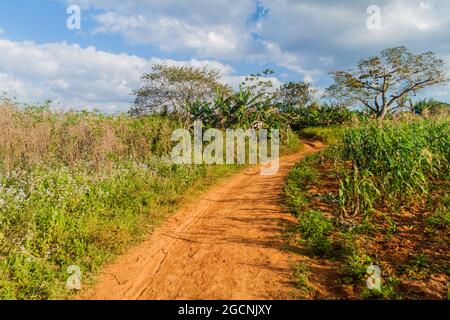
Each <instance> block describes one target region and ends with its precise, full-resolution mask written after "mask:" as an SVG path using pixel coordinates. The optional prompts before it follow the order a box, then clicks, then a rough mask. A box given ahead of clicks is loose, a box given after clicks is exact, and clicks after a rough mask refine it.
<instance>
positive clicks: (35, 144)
mask: <svg viewBox="0 0 450 320" xmlns="http://www.w3.org/2000/svg"><path fill="white" fill-rule="evenodd" d="M174 125H175V124H174V123H173V122H171V121H170V120H168V119H163V118H161V117H148V118H143V119H133V118H129V117H126V116H114V117H113V116H104V115H100V114H96V113H87V112H73V111H71V112H66V113H64V112H52V111H50V110H49V109H47V108H26V109H25V110H23V109H19V108H18V107H17V106H15V105H14V104H12V103H10V102H9V101H3V102H1V103H0V163H1V164H3V166H4V168H5V169H12V168H14V167H16V166H24V165H33V164H38V163H46V164H52V163H55V162H58V163H62V164H64V165H68V166H74V165H75V164H76V163H78V162H79V161H83V162H88V163H90V164H91V165H92V167H94V168H104V167H108V166H110V165H111V163H112V161H113V160H119V159H124V158H127V159H130V158H131V159H133V160H146V159H147V158H148V157H150V156H154V155H157V156H160V155H162V154H164V153H167V152H168V151H169V150H170V147H171V144H170V134H171V132H172V130H173V128H174ZM152 142H157V144H154V143H152Z"/></svg>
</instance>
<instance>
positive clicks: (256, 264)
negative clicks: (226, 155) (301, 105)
mask: <svg viewBox="0 0 450 320" xmlns="http://www.w3.org/2000/svg"><path fill="white" fill-rule="evenodd" d="M321 148H322V144H321V143H319V142H315V143H309V144H305V149H304V150H303V151H302V152H301V153H298V154H294V155H290V156H286V157H283V158H281V159H280V170H279V173H278V174H277V175H274V176H262V175H260V174H259V172H260V171H259V169H258V168H251V169H249V170H246V171H245V172H242V173H239V174H236V175H235V176H233V177H232V178H230V179H227V180H226V181H223V182H222V183H220V184H219V185H216V186H215V187H213V188H212V189H210V190H209V191H207V192H206V193H205V194H203V196H201V197H200V198H199V199H197V200H196V201H193V202H192V203H190V204H188V205H186V206H185V207H184V208H182V209H180V210H179V211H178V212H177V213H176V214H175V215H174V216H172V217H171V218H169V219H168V220H167V221H166V222H165V223H164V224H163V225H162V226H161V227H159V228H158V229H157V230H156V231H155V232H154V233H153V234H152V235H151V236H149V237H148V239H147V240H145V241H144V242H142V243H141V244H140V245H138V246H136V247H135V248H132V249H131V250H129V251H128V252H127V253H126V254H125V255H123V256H121V257H119V258H118V259H117V260H116V261H115V262H113V263H112V264H110V265H109V266H106V267H105V268H104V270H103V272H102V273H101V276H100V277H99V282H98V284H97V285H96V286H94V287H93V288H91V289H89V290H88V291H86V292H84V293H83V294H82V295H81V297H82V298H83V299H113V300H120V299H132V300H135V299H187V300H190V299H223V300H227V299H236V300H241V299H252V300H260V299H289V298H291V297H292V292H293V287H292V283H291V274H292V267H291V265H290V261H291V258H292V257H291V256H290V254H289V253H287V252H286V251H283V244H284V241H283V238H282V230H283V228H284V226H285V225H286V223H289V222H290V221H292V217H290V215H289V214H287V212H286V211H285V210H284V209H283V207H282V203H281V202H282V189H283V182H284V178H285V177H286V175H287V174H288V172H289V170H290V169H291V167H292V166H293V165H294V164H295V163H296V162H297V161H299V160H300V159H301V158H302V157H304V156H305V155H306V154H308V153H312V152H316V151H319V150H320V149H321Z"/></svg>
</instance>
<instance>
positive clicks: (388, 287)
mask: <svg viewBox="0 0 450 320" xmlns="http://www.w3.org/2000/svg"><path fill="white" fill-rule="evenodd" d="M397 283H398V280H397V279H395V278H393V277H389V278H388V279H387V280H386V283H385V284H382V286H381V289H380V290H376V289H372V290H370V289H368V288H364V289H363V290H362V292H361V297H362V298H363V299H372V300H376V299H380V300H399V299H401V296H400V295H399V294H398V293H397V291H396V290H395V286H396V285H397Z"/></svg>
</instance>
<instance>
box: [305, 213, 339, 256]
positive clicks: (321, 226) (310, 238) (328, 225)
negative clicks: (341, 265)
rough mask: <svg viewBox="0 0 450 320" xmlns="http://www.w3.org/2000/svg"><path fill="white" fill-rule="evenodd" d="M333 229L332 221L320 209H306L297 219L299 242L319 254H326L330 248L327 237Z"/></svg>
mask: <svg viewBox="0 0 450 320" xmlns="http://www.w3.org/2000/svg"><path fill="white" fill-rule="evenodd" d="M332 229H333V223H332V222H331V220H330V219H328V218H326V217H325V216H324V215H323V213H322V212H320V211H313V210H310V211H306V212H304V213H302V214H301V215H300V217H299V219H298V230H299V232H300V233H301V236H302V239H301V242H302V243H303V244H305V245H306V246H307V247H308V248H309V249H311V250H312V251H313V252H315V253H317V254H319V255H327V254H329V253H330V252H331V250H332V245H331V241H330V240H329V238H328V235H329V233H330V232H331V231H332Z"/></svg>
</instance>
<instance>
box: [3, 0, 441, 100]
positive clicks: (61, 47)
mask: <svg viewBox="0 0 450 320" xmlns="http://www.w3.org/2000/svg"><path fill="white" fill-rule="evenodd" d="M59 1H61V2H63V3H66V4H69V3H70V4H72V1H70V0H59ZM77 3H78V4H79V5H81V6H82V8H83V10H84V11H83V12H84V13H83V17H85V18H86V19H90V22H92V23H93V26H92V28H90V30H88V31H89V32H90V33H91V34H92V35H94V36H95V37H102V36H103V35H105V34H107V35H111V34H113V35H119V36H121V37H123V39H124V40H125V41H126V43H127V44H126V45H130V44H131V46H133V45H134V44H139V45H143V46H148V47H151V48H152V50H153V49H154V48H156V51H155V52H156V53H158V54H156V55H158V56H160V57H161V59H163V58H164V56H166V54H170V56H172V57H177V56H180V57H184V58H183V60H189V61H178V62H176V61H171V62H172V63H181V64H190V65H196V66H199V65H204V64H206V63H210V64H213V66H214V67H216V68H219V69H220V70H221V71H222V73H223V74H224V81H227V82H228V83H230V84H232V85H234V86H235V87H236V85H238V84H239V83H240V82H241V81H242V79H243V77H240V76H242V75H243V74H242V73H241V72H239V69H240V66H247V68H245V69H246V70H249V69H252V70H254V69H256V68H259V69H264V68H266V67H267V66H276V67H279V68H280V70H281V72H282V78H283V79H285V80H290V79H294V80H306V81H309V82H313V83H315V84H316V85H318V86H320V87H322V88H323V87H326V86H327V85H328V84H329V81H330V78H329V76H328V72H329V71H331V70H333V69H341V68H348V67H350V66H352V65H354V64H355V63H356V62H357V61H358V60H359V59H360V58H362V57H367V56H371V55H373V54H377V53H378V52H379V51H380V50H382V49H384V48H386V47H388V46H398V45H406V46H407V47H409V48H410V49H412V50H413V51H414V52H424V51H429V50H432V51H435V52H437V53H438V55H440V56H442V57H449V56H450V45H449V43H448V34H450V19H449V17H448V12H450V2H449V1H437V0H377V1H375V2H374V1H373V0H361V1H353V0H341V1H332V0H320V1H317V0H302V1H298V0H270V1H269V0H238V1H233V3H230V1H229V0H214V1H211V0H190V1H179V0H165V1H160V0H146V1H141V0H128V1H123V0H78V1H77ZM373 4H376V5H378V6H379V7H380V9H381V26H382V28H381V29H380V30H369V29H368V28H367V26H366V21H367V18H368V14H367V8H368V7H369V6H370V5H373ZM89 25H90V26H91V25H92V24H89ZM0 34H1V31H0ZM87 34H88V33H87ZM0 52H2V54H1V55H0V85H1V86H2V87H0V91H1V90H2V88H6V89H9V90H11V91H14V92H18V93H21V94H22V95H24V96H26V97H29V98H33V97H36V98H38V99H46V98H52V99H60V100H61V101H62V102H63V103H70V104H75V105H81V104H85V103H87V104H90V105H91V106H92V105H95V106H97V105H108V106H112V107H116V108H119V109H123V108H126V107H127V106H128V105H129V103H130V101H131V100H132V97H131V96H130V92H131V91H132V90H133V89H134V88H135V87H136V86H137V85H138V80H139V76H140V75H141V74H142V73H143V72H145V71H148V70H149V69H150V68H151V65H152V64H153V63H155V62H158V61H161V59H158V58H151V59H144V58H141V57H137V56H133V55H130V54H112V53H108V52H105V51H101V50H97V49H96V48H94V47H88V48H81V47H79V46H76V45H69V44H66V43H56V44H55V43H53V44H43V45H37V44H34V43H29V42H13V41H10V40H1V38H0ZM186 57H188V58H186ZM447 59H448V58H447ZM230 65H231V66H235V67H236V66H238V67H236V69H237V70H234V69H233V68H232V67H231V66H230ZM248 66H251V67H250V68H248ZM448 66H449V68H450V61H448ZM30 88H34V89H30ZM440 92H441V93H442V94H443V95H445V92H444V91H440ZM447 97H448V98H447V99H448V100H450V94H447Z"/></svg>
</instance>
